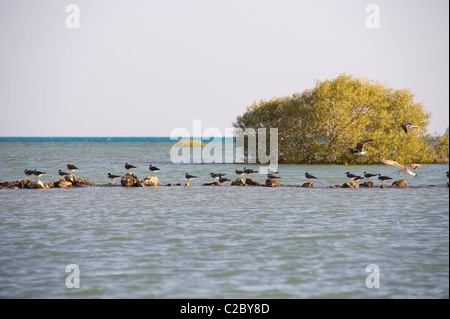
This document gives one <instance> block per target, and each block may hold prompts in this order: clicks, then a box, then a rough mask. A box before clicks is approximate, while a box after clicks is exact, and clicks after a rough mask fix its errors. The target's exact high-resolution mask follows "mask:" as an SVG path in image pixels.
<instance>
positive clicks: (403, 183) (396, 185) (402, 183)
mask: <svg viewBox="0 0 450 319" xmlns="http://www.w3.org/2000/svg"><path fill="white" fill-rule="evenodd" d="M391 187H392V188H407V187H408V183H407V182H406V181H405V180H401V181H395V182H393V183H392V185H391Z"/></svg>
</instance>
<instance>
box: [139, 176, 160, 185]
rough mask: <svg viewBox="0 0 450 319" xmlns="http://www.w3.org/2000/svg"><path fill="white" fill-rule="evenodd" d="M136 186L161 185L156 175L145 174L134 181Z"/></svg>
mask: <svg viewBox="0 0 450 319" xmlns="http://www.w3.org/2000/svg"><path fill="white" fill-rule="evenodd" d="M136 186H137V187H151V186H161V182H160V181H159V179H158V177H156V176H147V177H146V178H144V179H142V180H140V181H138V182H137V183H136Z"/></svg>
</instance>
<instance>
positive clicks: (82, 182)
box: [73, 178, 98, 187]
mask: <svg viewBox="0 0 450 319" xmlns="http://www.w3.org/2000/svg"><path fill="white" fill-rule="evenodd" d="M73 185H74V186H76V187H86V186H98V185H97V184H94V183H90V182H88V181H85V180H84V179H82V178H79V179H77V180H76V182H75V183H73Z"/></svg>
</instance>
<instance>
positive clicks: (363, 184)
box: [359, 181, 375, 188]
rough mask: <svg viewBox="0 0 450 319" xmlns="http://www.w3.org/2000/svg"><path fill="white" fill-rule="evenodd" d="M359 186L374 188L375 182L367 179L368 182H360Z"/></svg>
mask: <svg viewBox="0 0 450 319" xmlns="http://www.w3.org/2000/svg"><path fill="white" fill-rule="evenodd" d="M359 187H368V188H374V187H375V184H374V183H373V182H371V181H367V182H364V183H362V184H359Z"/></svg>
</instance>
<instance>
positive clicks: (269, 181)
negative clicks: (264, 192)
mask: <svg viewBox="0 0 450 319" xmlns="http://www.w3.org/2000/svg"><path fill="white" fill-rule="evenodd" d="M266 186H267V187H280V183H279V182H278V181H277V180H276V179H270V178H269V179H267V180H266Z"/></svg>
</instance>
